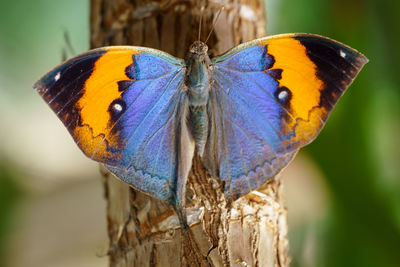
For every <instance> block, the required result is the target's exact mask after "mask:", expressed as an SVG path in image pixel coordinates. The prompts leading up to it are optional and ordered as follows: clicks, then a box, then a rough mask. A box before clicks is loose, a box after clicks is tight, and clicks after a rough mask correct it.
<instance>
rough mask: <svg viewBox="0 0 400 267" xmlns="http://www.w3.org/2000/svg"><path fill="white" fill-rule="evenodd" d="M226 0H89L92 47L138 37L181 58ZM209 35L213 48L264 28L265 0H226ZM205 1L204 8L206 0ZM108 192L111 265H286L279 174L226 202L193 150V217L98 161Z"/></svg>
mask: <svg viewBox="0 0 400 267" xmlns="http://www.w3.org/2000/svg"><path fill="white" fill-rule="evenodd" d="M221 3H222V2H221V1H195V0H187V1H184V0H181V1H179V0H164V1H155V0H153V1H148V0H147V1H146V0H141V1H134V0H92V1H91V39H90V40H91V47H92V48H94V47H100V46H105V45H140V46H147V47H152V48H157V49H160V50H163V51H165V52H168V53H170V54H172V55H174V56H177V57H181V58H184V57H185V55H186V53H187V51H188V47H189V46H190V44H191V43H192V42H193V41H195V40H197V38H198V37H197V35H198V26H199V19H200V16H203V27H202V32H201V38H200V39H201V40H203V41H204V40H205V39H206V36H207V35H208V34H209V33H210V31H211V28H212V20H213V18H214V17H215V14H216V13H217V12H218V10H220V9H221V7H222V6H221ZM223 3H224V6H223V7H224V9H223V10H222V12H221V15H220V17H219V19H218V23H217V24H216V26H215V30H214V32H213V34H212V35H211V38H210V39H209V41H208V42H207V44H208V46H209V48H210V49H209V51H210V54H211V56H213V55H217V54H221V53H222V52H225V51H226V50H228V49H230V48H232V47H233V46H235V45H238V44H240V43H242V42H245V41H248V40H251V39H255V38H258V37H261V36H264V35H265V14H264V5H263V1H262V0H227V1H224V2H223ZM202 6H204V12H203V15H202V13H201V11H200V10H201V7H202ZM101 173H102V175H103V177H104V191H105V198H106V199H107V203H108V206H107V220H108V236H109V239H110V250H109V257H110V266H112V267H117V266H118V267H119V266H121V267H122V266H288V261H289V260H288V256H287V248H288V242H287V222H286V208H285V206H284V204H283V193H282V190H283V185H282V181H281V180H280V179H279V177H277V178H275V179H274V180H271V181H270V182H269V183H268V184H266V185H265V186H264V187H263V189H260V190H259V191H253V192H252V193H249V194H248V195H246V196H244V197H242V198H240V199H238V200H237V201H235V202H234V203H231V204H229V203H228V202H227V201H226V199H225V196H224V194H223V185H222V184H221V182H220V181H219V180H214V179H212V178H211V177H210V176H209V175H208V173H207V172H206V170H205V169H204V167H203V166H202V164H201V161H200V159H199V158H198V157H195V159H194V162H193V167H192V170H191V172H190V175H189V181H188V189H189V190H188V203H189V205H188V209H187V216H188V223H189V225H190V229H191V231H187V232H181V231H180V225H179V220H178V218H177V216H176V215H175V213H174V211H173V209H172V207H171V206H169V205H168V204H167V203H165V202H163V201H160V200H157V199H154V198H152V197H150V196H147V195H145V194H143V193H141V192H139V191H137V190H135V189H132V188H131V187H129V186H128V185H127V184H124V183H123V182H121V181H119V180H118V179H115V178H114V177H112V174H110V173H109V172H108V171H107V170H105V169H104V168H101Z"/></svg>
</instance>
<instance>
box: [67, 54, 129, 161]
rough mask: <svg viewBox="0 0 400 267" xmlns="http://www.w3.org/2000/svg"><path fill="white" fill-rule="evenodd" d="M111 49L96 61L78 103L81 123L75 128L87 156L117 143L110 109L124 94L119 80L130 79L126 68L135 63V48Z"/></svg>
mask: <svg viewBox="0 0 400 267" xmlns="http://www.w3.org/2000/svg"><path fill="white" fill-rule="evenodd" d="M110 51H113V50H112V49H108V50H107V53H105V54H104V55H103V56H102V57H100V58H99V59H98V60H97V61H96V63H95V65H94V70H93V72H92V75H91V76H90V77H89V79H87V81H86V82H85V86H84V94H83V96H82V98H81V99H79V101H78V102H77V103H76V105H77V108H78V109H79V110H80V117H81V125H82V126H79V127H76V128H75V129H74V135H75V137H76V138H77V139H79V140H81V141H80V144H81V145H82V146H84V147H82V149H83V150H84V152H85V153H86V154H87V155H88V156H92V155H93V154H95V153H96V157H99V158H103V157H107V154H108V153H111V152H109V151H107V146H108V147H117V146H118V141H119V140H118V137H117V136H115V135H114V134H112V133H111V131H112V125H111V124H110V123H109V121H110V119H111V115H110V113H109V112H108V110H109V106H110V104H111V103H112V102H113V101H114V100H115V99H118V98H120V97H121V93H122V92H120V91H119V90H118V81H123V80H129V78H128V77H127V76H126V74H125V69H126V67H127V66H129V65H131V64H132V63H133V59H132V55H133V54H135V51H132V50H131V51H129V52H128V51H126V52H125V51H124V52H120V53H117V52H115V51H113V53H110ZM89 133H91V134H89ZM104 139H106V140H104Z"/></svg>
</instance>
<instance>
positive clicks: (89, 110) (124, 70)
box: [34, 47, 184, 200]
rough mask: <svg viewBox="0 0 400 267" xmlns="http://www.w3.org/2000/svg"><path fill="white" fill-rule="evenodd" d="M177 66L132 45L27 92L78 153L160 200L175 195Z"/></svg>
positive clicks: (74, 63) (73, 63) (77, 64)
mask: <svg viewBox="0 0 400 267" xmlns="http://www.w3.org/2000/svg"><path fill="white" fill-rule="evenodd" d="M183 78H184V68H183V62H182V61H181V60H179V59H176V58H173V57H172V56H169V55H167V54H165V53H162V52H159V51H157V50H153V49H147V48H140V47H106V48H100V49H96V50H92V51H89V52H87V53H85V54H82V55H79V56H77V57H75V58H73V59H70V60H68V61H66V62H65V63H63V64H62V65H60V66H58V67H57V68H55V69H54V70H53V71H51V72H49V73H48V74H46V75H45V76H44V77H43V78H42V79H40V80H39V81H38V82H37V83H36V84H35V85H34V87H35V88H36V90H37V91H38V92H39V93H40V95H41V96H42V97H43V99H44V100H45V101H46V102H47V103H48V104H49V106H50V107H51V108H52V109H53V111H54V112H55V113H56V114H57V116H58V117H59V118H60V120H61V121H62V122H63V123H64V125H65V126H66V127H67V128H68V130H69V132H70V134H71V135H72V137H73V138H74V140H75V142H76V143H77V144H78V146H79V147H80V149H81V150H82V151H83V152H84V153H85V154H86V155H87V156H88V157H90V158H92V159H94V160H96V161H99V162H102V163H104V164H105V165H106V167H107V168H109V169H110V170H111V171H112V172H113V173H115V174H116V175H117V176H118V177H119V178H121V179H123V180H125V181H126V182H128V183H129V184H131V185H133V186H134V187H135V188H137V189H139V190H141V191H143V192H146V193H149V194H151V195H153V196H155V197H157V198H160V199H164V200H167V199H170V198H171V196H172V195H173V194H174V192H173V191H174V190H175V186H174V185H175V182H176V181H175V180H174V179H175V177H176V175H175V173H176V144H177V141H176V132H177V131H178V129H179V122H180V112H181V108H182V107H183V104H182V101H183V90H182V83H183Z"/></svg>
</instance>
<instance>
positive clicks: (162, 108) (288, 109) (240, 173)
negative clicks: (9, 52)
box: [34, 34, 368, 207]
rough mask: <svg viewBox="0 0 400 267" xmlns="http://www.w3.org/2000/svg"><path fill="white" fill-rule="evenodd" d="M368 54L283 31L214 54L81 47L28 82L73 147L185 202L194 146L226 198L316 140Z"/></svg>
mask: <svg viewBox="0 0 400 267" xmlns="http://www.w3.org/2000/svg"><path fill="white" fill-rule="evenodd" d="M367 62H368V59H367V58H366V57H365V56H364V55H362V54H361V53H359V52H357V51H356V50H354V49H352V48H350V47H348V46H346V45H344V44H341V43H339V42H337V41H334V40H331V39H329V38H326V37H322V36H318V35H312V34H282V35H275V36H270V37H265V38H261V39H257V40H253V41H250V42H247V43H244V44H241V45H239V46H237V47H235V48H233V49H231V50H230V51H228V52H226V53H224V54H223V55H220V56H217V57H215V58H212V59H210V58H209V56H208V54H207V45H206V44H205V43H202V42H200V41H196V42H195V43H193V44H192V46H191V47H190V49H189V53H188V56H187V57H186V59H184V60H183V59H179V58H175V57H173V56H171V55H169V54H167V53H164V52H161V51H159V50H155V49H151V48H146V47H136V46H110V47H103V48H98V49H94V50H91V51H88V52H86V53H83V54H81V55H78V56H76V57H74V58H72V59H69V60H67V61H66V62H64V63H62V64H61V65H59V66H58V67H56V68H55V69H53V70H52V71H50V72H49V73H47V74H46V75H44V76H43V77H42V78H41V79H40V80H39V81H37V82H36V84H35V85H34V88H35V89H36V90H37V91H38V93H39V94H40V95H41V96H42V98H43V99H44V100H45V102H46V103H47V104H48V105H49V106H50V107H51V109H52V110H53V111H54V112H55V113H56V115H57V116H58V117H59V119H60V120H61V121H62V122H63V123H64V125H65V126H66V128H67V129H68V131H69V132H70V134H71V135H72V137H73V138H74V140H75V142H76V144H77V145H78V146H79V148H80V149H81V150H82V151H83V152H84V153H85V154H86V155H87V156H88V157H89V158H91V159H93V160H95V161H98V162H101V163H103V164H104V165H105V166H106V167H107V168H108V169H109V170H110V171H111V172H112V173H114V174H115V175H116V176H117V177H119V178H120V179H122V180H123V181H125V182H126V183H128V184H129V185H131V186H133V187H134V188H136V189H138V190H140V191H142V192H144V193H147V194H149V195H151V196H153V197H156V198H159V199H162V200H166V201H169V202H170V203H172V204H173V205H175V206H176V207H179V206H180V205H182V202H183V198H184V196H185V192H186V191H185V187H186V181H187V176H188V173H189V170H190V168H191V162H192V159H193V157H194V155H195V154H197V155H199V156H200V157H201V159H202V161H203V164H204V166H205V167H206V169H207V170H208V171H209V174H210V175H211V176H213V177H217V178H219V179H221V180H222V181H224V184H225V188H224V193H225V195H226V198H227V199H228V200H230V201H232V200H235V199H237V198H239V197H241V196H243V195H245V194H247V193H248V192H249V191H251V190H253V189H257V188H258V187H260V186H262V185H263V184H264V183H265V182H266V180H267V179H270V178H273V177H274V176H275V175H276V174H277V173H279V171H280V170H282V168H283V167H285V166H286V165H287V164H288V163H289V162H290V161H291V159H292V158H293V157H294V155H295V154H296V152H297V151H298V150H299V149H300V148H301V147H303V146H305V145H307V144H308V143H310V142H311V141H312V140H314V139H315V138H316V136H317V135H318V133H319V132H320V131H321V129H322V127H323V126H324V124H325V122H326V120H327V118H328V116H329V114H330V112H331V111H332V109H333V107H334V106H335V104H336V102H337V101H338V100H339V98H340V97H341V96H342V94H343V93H344V92H345V90H346V89H347V87H348V86H349V85H350V84H351V83H352V81H353V80H354V78H355V77H356V76H357V74H358V73H359V71H360V70H361V68H362V67H363V66H364V64H366V63H367Z"/></svg>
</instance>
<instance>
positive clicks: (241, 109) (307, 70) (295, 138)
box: [203, 34, 368, 199]
mask: <svg viewBox="0 0 400 267" xmlns="http://www.w3.org/2000/svg"><path fill="white" fill-rule="evenodd" d="M367 61H368V60H367V59H366V58H365V57H364V56H363V55H361V54H360V53H358V52H357V51H355V50H354V49H352V48H350V47H347V46H345V45H343V44H340V43H338V42H336V41H333V40H330V39H328V38H326V37H321V36H316V35H309V34H286V35H278V36H272V37H267V38H262V39H258V40H254V41H251V42H249V43H246V44H242V45H240V46H238V47H236V48H233V49H232V50H231V51H229V52H227V53H226V54H224V55H222V56H220V57H217V58H215V59H213V72H212V79H213V81H212V82H213V84H212V88H211V91H210V102H209V105H208V113H209V117H210V118H211V131H210V135H209V142H208V143H207V145H206V149H205V155H204V158H203V160H204V162H205V165H206V167H207V168H208V169H209V170H211V172H212V174H213V175H215V176H219V177H220V178H221V179H222V180H223V181H225V194H226V196H227V197H228V198H229V199H236V198H238V197H240V196H242V195H244V194H246V193H248V192H249V191H250V190H253V189H256V188H258V187H260V186H262V185H263V184H264V183H265V181H266V180H267V179H268V178H272V177H274V176H275V175H276V174H277V173H278V172H279V171H280V170H281V169H282V168H283V167H285V166H286V165H287V164H288V162H289V161H290V160H291V159H292V158H293V156H294V155H295V154H296V152H297V151H298V149H299V148H300V147H302V146H304V145H306V144H308V143H309V142H311V141H312V140H313V139H314V138H315V137H316V136H317V134H318V133H319V131H320V130H321V128H322V127H323V125H324V123H325V121H326V120H327V118H328V115H329V113H330V111H331V110H332V108H333V106H334V105H335V104H336V102H337V101H338V99H339V98H340V96H341V95H342V94H343V92H344V91H345V90H346V88H347V87H348V86H349V85H350V84H351V82H352V81H353V79H354V78H355V76H356V75H357V74H358V72H359V71H360V70H361V68H362V66H363V65H364V64H365V63H366V62H367Z"/></svg>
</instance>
